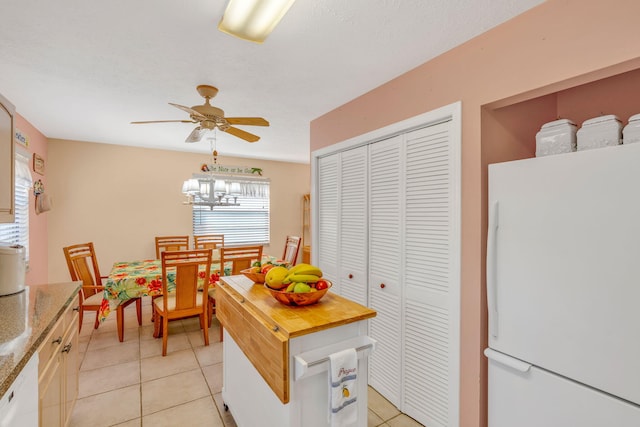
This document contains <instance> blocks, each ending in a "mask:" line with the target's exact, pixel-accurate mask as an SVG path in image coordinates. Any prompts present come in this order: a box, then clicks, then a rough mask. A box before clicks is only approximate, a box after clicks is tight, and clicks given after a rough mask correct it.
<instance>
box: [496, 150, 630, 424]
mask: <svg viewBox="0 0 640 427" xmlns="http://www.w3.org/2000/svg"><path fill="white" fill-rule="evenodd" d="M488 205H489V230H488V238H487V302H488V309H489V348H488V349H487V350H486V351H485V354H486V355H487V357H488V358H489V395H488V399H489V408H488V409H489V426H490V427H543V426H544V427H573V426H576V427H577V426H579V427H604V426H611V427H638V426H640V144H632V145H628V146H627V145H619V146H614V147H606V148H600V149H595V150H588V151H581V152H574V153H567V154H560V155H556V156H547V157H540V158H535V159H527V160H520V161H514V162H506V163H501V164H494V165H490V166H489V200H488Z"/></svg>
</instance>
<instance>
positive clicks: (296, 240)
mask: <svg viewBox="0 0 640 427" xmlns="http://www.w3.org/2000/svg"><path fill="white" fill-rule="evenodd" d="M301 240H302V239H301V238H300V237H299V236H287V240H286V241H285V244H284V253H283V254H282V260H283V261H285V262H288V263H289V265H295V263H296V259H297V258H298V251H299V250H300V241H301Z"/></svg>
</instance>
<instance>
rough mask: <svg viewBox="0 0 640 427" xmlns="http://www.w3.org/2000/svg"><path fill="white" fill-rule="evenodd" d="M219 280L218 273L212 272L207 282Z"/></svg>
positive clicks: (212, 282)
mask: <svg viewBox="0 0 640 427" xmlns="http://www.w3.org/2000/svg"><path fill="white" fill-rule="evenodd" d="M219 280H220V275H219V274H217V273H213V274H212V275H211V277H209V283H211V284H215V283H216V282H217V281H219Z"/></svg>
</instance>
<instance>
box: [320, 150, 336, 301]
mask: <svg viewBox="0 0 640 427" xmlns="http://www.w3.org/2000/svg"><path fill="white" fill-rule="evenodd" d="M339 157H340V155H339V154H333V155H330V156H327V157H323V158H321V159H319V160H318V172H317V173H318V207H317V209H318V258H317V260H318V262H317V263H318V267H320V268H321V269H322V273H323V276H324V277H326V278H328V279H329V280H331V281H332V282H333V283H334V286H335V288H334V289H332V291H334V292H336V293H339V292H340V285H339V283H338V281H337V278H338V215H339V212H340V210H339V209H338V206H339V204H338V195H339V194H338V193H339V187H338V179H339V176H338V159H339Z"/></svg>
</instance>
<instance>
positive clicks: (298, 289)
mask: <svg viewBox="0 0 640 427" xmlns="http://www.w3.org/2000/svg"><path fill="white" fill-rule="evenodd" d="M293 292H295V293H297V294H304V293H306V292H311V286H309V285H307V284H306V283H303V282H299V283H296V284H295V286H294V287H293Z"/></svg>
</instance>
